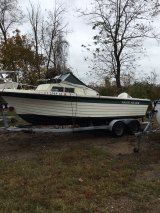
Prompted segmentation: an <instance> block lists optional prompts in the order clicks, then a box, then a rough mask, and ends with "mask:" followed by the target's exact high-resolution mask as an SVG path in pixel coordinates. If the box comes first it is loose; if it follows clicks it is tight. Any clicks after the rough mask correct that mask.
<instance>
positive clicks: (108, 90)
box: [90, 81, 160, 101]
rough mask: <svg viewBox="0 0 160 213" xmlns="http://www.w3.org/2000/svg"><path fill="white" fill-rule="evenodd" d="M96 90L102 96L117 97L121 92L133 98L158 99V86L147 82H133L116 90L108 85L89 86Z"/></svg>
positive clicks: (159, 88) (159, 86) (115, 87)
mask: <svg viewBox="0 0 160 213" xmlns="http://www.w3.org/2000/svg"><path fill="white" fill-rule="evenodd" d="M90 86H91V87H92V88H94V89H96V90H97V91H98V92H99V93H100V95H102V96H118V95H119V94H120V93H122V92H126V93H128V94H129V95H130V96H131V97H133V98H143V99H144V98H147V99H150V100H152V101H153V100H159V99H160V85H156V84H151V83H148V82H140V81H139V82H135V83H133V84H130V85H128V86H127V87H121V88H118V87H117V86H116V85H112V84H110V83H108V84H105V85H100V86H97V85H90Z"/></svg>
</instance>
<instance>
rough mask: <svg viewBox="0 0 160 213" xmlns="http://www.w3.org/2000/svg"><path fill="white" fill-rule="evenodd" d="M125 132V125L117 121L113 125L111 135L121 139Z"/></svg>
mask: <svg viewBox="0 0 160 213" xmlns="http://www.w3.org/2000/svg"><path fill="white" fill-rule="evenodd" d="M125 130H126V128H125V124H124V123H123V122H120V121H118V122H116V123H115V124H114V125H113V128H112V134H113V136H114V137H121V136H123V135H124V133H125Z"/></svg>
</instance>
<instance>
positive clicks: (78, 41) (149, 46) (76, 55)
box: [18, 0, 160, 83]
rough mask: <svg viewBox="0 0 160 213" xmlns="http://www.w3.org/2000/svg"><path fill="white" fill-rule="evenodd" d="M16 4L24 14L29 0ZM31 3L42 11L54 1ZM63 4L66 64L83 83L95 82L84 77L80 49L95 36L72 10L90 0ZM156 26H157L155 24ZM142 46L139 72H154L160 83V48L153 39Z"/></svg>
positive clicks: (85, 67) (85, 63)
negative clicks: (142, 52) (65, 12)
mask: <svg viewBox="0 0 160 213" xmlns="http://www.w3.org/2000/svg"><path fill="white" fill-rule="evenodd" d="M18 2H19V5H20V6H21V7H22V9H23V10H24V12H26V7H28V5H29V0H18ZM31 2H32V3H33V4H35V5H37V3H38V2H39V3H40V5H41V8H42V9H49V10H51V9H52V8H53V6H54V2H55V1H54V0H45V1H44V0H31ZM63 2H65V3H66V5H67V7H68V10H69V13H67V16H66V20H65V21H66V22H68V26H67V29H68V30H70V31H71V33H69V34H68V36H67V40H68V42H69V45H70V46H69V58H68V64H69V66H70V67H71V68H72V71H73V73H74V74H75V75H76V76H77V77H79V78H80V79H81V80H82V81H84V82H85V83H89V82H96V79H93V78H91V77H89V76H87V75H86V73H87V72H88V71H89V68H88V66H89V65H90V63H89V62H88V61H85V60H84V57H86V56H87V55H88V53H87V52H86V51H85V50H84V48H83V47H82V44H84V45H87V44H90V43H91V42H92V41H93V39H92V38H93V36H94V35H95V31H94V30H92V29H91V26H88V25H86V24H85V21H84V20H83V18H79V17H77V14H76V13H75V12H74V10H73V8H74V6H75V7H78V8H83V9H84V8H86V7H90V0H87V1H86V0H63ZM157 25H159V24H158V23H157ZM159 27H160V26H159ZM21 28H22V32H23V29H24V28H23V26H21ZM144 46H145V48H146V51H147V56H146V57H145V58H142V59H141V61H139V64H140V65H141V67H140V68H139V72H140V73H141V74H142V75H143V74H144V73H146V74H149V75H150V72H151V71H152V70H155V71H156V73H157V74H158V77H157V81H158V82H157V83H160V46H158V43H157V42H156V41H155V40H153V39H151V40H147V41H146V42H145V43H144ZM138 78H139V77H138V76H137V80H138Z"/></svg>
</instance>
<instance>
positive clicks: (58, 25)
mask: <svg viewBox="0 0 160 213" xmlns="http://www.w3.org/2000/svg"><path fill="white" fill-rule="evenodd" d="M66 12H67V9H66V6H65V4H63V3H57V2H55V6H54V8H53V10H52V11H48V17H47V19H46V20H44V21H43V25H42V42H43V48H44V51H45V55H46V56H47V63H46V68H47V70H48V69H49V68H51V67H52V68H53V69H54V70H55V71H56V70H58V71H59V72H60V71H62V70H63V69H64V68H65V67H66V62H67V56H68V47H69V43H68V42H67V40H66V35H67V30H66V27H67V24H63V20H64V14H65V13H66Z"/></svg>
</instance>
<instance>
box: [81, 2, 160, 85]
mask: <svg viewBox="0 0 160 213" xmlns="http://www.w3.org/2000/svg"><path fill="white" fill-rule="evenodd" d="M159 6H160V5H159V1H158V0H152V1H147V0H146V1H145V0H138V1H137V0H93V4H92V9H91V10H88V9H87V10H85V11H80V10H79V12H81V15H82V16H85V17H86V19H87V23H88V24H90V25H91V26H92V29H93V30H95V32H96V35H95V36H94V38H93V41H94V47H89V46H85V45H82V46H83V47H85V48H86V49H87V50H88V51H90V52H91V53H92V54H93V59H92V62H93V64H92V71H91V72H92V74H93V73H96V75H98V76H104V77H106V76H107V77H112V78H115V80H116V85H117V87H121V75H122V74H123V75H124V73H126V72H127V73H129V72H131V70H133V68H134V69H135V67H136V64H137V61H136V59H137V58H138V57H139V54H141V53H142V52H143V51H142V47H143V41H144V39H146V38H157V36H158V35H157V34H156V33H155V31H154V25H153V21H154V19H155V17H156V15H157V14H158V13H159ZM135 62H136V63H135Z"/></svg>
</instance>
